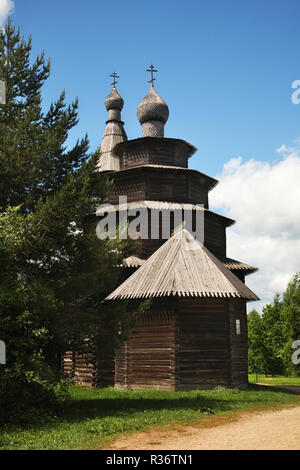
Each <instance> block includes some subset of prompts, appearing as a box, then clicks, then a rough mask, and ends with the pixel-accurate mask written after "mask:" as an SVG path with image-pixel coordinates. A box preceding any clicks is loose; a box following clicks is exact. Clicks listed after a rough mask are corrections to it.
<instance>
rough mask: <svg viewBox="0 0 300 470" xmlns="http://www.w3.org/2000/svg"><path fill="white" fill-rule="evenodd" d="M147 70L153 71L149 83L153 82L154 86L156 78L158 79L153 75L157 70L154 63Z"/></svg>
mask: <svg viewBox="0 0 300 470" xmlns="http://www.w3.org/2000/svg"><path fill="white" fill-rule="evenodd" d="M146 72H150V73H151V80H149V81H148V83H151V86H153V82H154V80H156V79H155V78H154V77H153V72H157V70H155V69H154V67H153V65H150V67H149V68H148V69H147V70H146Z"/></svg>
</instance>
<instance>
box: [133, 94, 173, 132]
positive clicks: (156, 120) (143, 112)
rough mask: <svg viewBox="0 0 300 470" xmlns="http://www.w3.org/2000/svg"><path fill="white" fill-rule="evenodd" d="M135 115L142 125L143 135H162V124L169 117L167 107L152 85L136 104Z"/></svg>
mask: <svg viewBox="0 0 300 470" xmlns="http://www.w3.org/2000/svg"><path fill="white" fill-rule="evenodd" d="M137 117H138V120H139V121H140V123H141V125H142V130H143V137H163V136H164V125H165V123H166V122H167V120H168V117H169V108H168V105H167V104H166V103H165V101H164V100H163V99H162V98H161V97H160V96H159V94H158V93H157V92H156V90H155V89H154V87H153V86H151V88H150V91H149V93H148V95H146V96H145V97H144V98H143V99H142V101H141V102H140V104H139V105H138V108H137Z"/></svg>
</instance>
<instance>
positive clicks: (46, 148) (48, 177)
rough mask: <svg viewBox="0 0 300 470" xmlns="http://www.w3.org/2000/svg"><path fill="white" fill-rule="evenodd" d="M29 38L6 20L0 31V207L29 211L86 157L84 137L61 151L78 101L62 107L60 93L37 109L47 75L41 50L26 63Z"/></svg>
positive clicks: (72, 121)
mask: <svg viewBox="0 0 300 470" xmlns="http://www.w3.org/2000/svg"><path fill="white" fill-rule="evenodd" d="M30 52H31V38H29V40H28V41H25V40H24V39H23V38H21V36H20V30H18V31H16V30H15V27H14V26H13V25H12V24H11V23H10V22H9V21H8V23H7V24H6V26H5V30H4V31H2V30H1V31H0V80H3V81H4V82H5V85H6V104H5V105H2V106H0V129H1V132H0V174H1V181H0V208H1V207H2V209H4V208H5V207H7V206H8V205H10V206H16V205H20V204H21V205H22V210H23V211H26V210H30V209H32V208H34V206H35V204H36V203H37V201H38V200H39V198H42V199H43V200H44V199H45V198H46V197H47V196H48V194H49V193H51V192H53V191H56V190H57V189H58V188H59V187H61V186H62V184H63V183H64V180H65V178H66V176H67V175H69V174H70V172H72V171H74V170H75V169H77V168H79V167H80V166H81V165H82V164H83V163H84V162H85V161H87V159H88V153H87V152H88V146H89V144H88V138H87V136H85V137H84V138H83V139H81V141H78V142H77V143H76V145H75V146H74V147H73V148H72V149H70V150H66V140H67V137H68V132H69V131H70V130H71V129H72V128H73V127H74V126H75V125H76V124H77V122H78V100H77V99H76V100H75V101H74V102H73V103H72V105H69V106H66V104H65V101H64V99H65V93H64V92H62V93H61V95H60V97H59V98H58V100H57V101H56V102H54V103H53V104H51V106H50V108H49V110H48V112H46V113H43V111H42V96H41V90H42V86H43V84H44V83H45V81H46V80H47V78H48V77H49V74H50V62H49V61H47V62H46V60H45V55H44V52H42V54H41V55H40V56H39V57H37V58H36V59H35V60H34V61H31V57H30Z"/></svg>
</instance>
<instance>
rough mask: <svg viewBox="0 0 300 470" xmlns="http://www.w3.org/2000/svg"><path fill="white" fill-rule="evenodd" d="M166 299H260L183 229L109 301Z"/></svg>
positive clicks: (178, 229)
mask: <svg viewBox="0 0 300 470" xmlns="http://www.w3.org/2000/svg"><path fill="white" fill-rule="evenodd" d="M166 296H180V297H190V296H191V297H219V298H224V297H225V298H241V299H246V300H259V298H258V297H257V296H256V295H255V294H254V293H253V292H252V291H251V290H250V289H249V288H248V287H247V286H246V285H245V284H243V282H242V281H240V280H239V279H238V278H237V277H236V276H235V275H234V274H233V273H232V272H231V271H230V270H229V269H228V268H226V266H225V265H224V264H223V263H222V262H221V261H220V260H218V259H217V258H216V257H215V256H214V255H213V254H212V253H211V252H210V251H209V250H208V249H207V248H206V247H204V246H203V245H202V244H201V243H200V242H199V241H197V240H195V239H194V237H193V236H192V235H191V234H190V232H189V231H188V230H187V229H185V228H183V227H179V228H177V229H176V230H175V232H174V234H173V236H172V237H170V238H169V239H168V240H167V241H166V242H165V243H164V244H163V245H162V246H161V247H160V248H159V249H158V250H157V251H155V252H154V253H153V255H151V256H150V257H149V258H148V259H147V260H146V261H145V262H144V263H143V264H142V266H141V267H140V268H138V269H137V270H136V271H135V272H134V273H133V274H132V275H131V276H130V277H129V278H128V279H127V280H126V281H125V282H123V283H122V284H121V285H120V286H119V287H117V288H116V289H115V290H114V291H113V292H112V293H111V294H110V295H109V296H108V297H107V298H106V300H113V299H137V298H149V297H166Z"/></svg>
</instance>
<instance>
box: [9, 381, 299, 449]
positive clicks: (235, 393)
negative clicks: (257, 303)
mask: <svg viewBox="0 0 300 470" xmlns="http://www.w3.org/2000/svg"><path fill="white" fill-rule="evenodd" d="M70 393H71V399H70V400H68V401H67V402H66V403H65V404H64V412H63V416H61V417H56V418H53V419H52V420H51V421H48V422H43V421H42V420H41V422H40V424H39V425H36V424H35V425H34V426H31V427H30V426H28V427H16V426H12V425H10V426H7V427H4V428H2V429H1V430H0V449H99V448H100V447H101V446H102V445H104V443H106V442H108V440H111V439H112V438H113V437H115V436H117V435H118V434H120V433H130V432H133V431H139V430H145V429H147V428H148V427H150V426H154V425H164V424H175V423H188V422H192V421H195V420H199V419H201V418H203V417H207V416H209V415H217V414H222V413H230V412H232V411H239V410H245V409H251V408H253V407H259V408H260V409H261V408H262V409H264V408H268V407H270V406H271V405H272V406H274V405H275V406H277V405H288V404H295V405H297V404H299V397H298V396H296V395H293V394H290V393H286V392H279V391H274V390H269V389H264V387H263V386H256V385H251V386H250V389H249V390H245V391H239V390H235V389H234V390H228V389H227V390H225V389H220V390H204V391H192V392H165V391H159V390H139V391H123V390H117V389H113V388H106V389H91V388H83V387H71V388H70Z"/></svg>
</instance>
